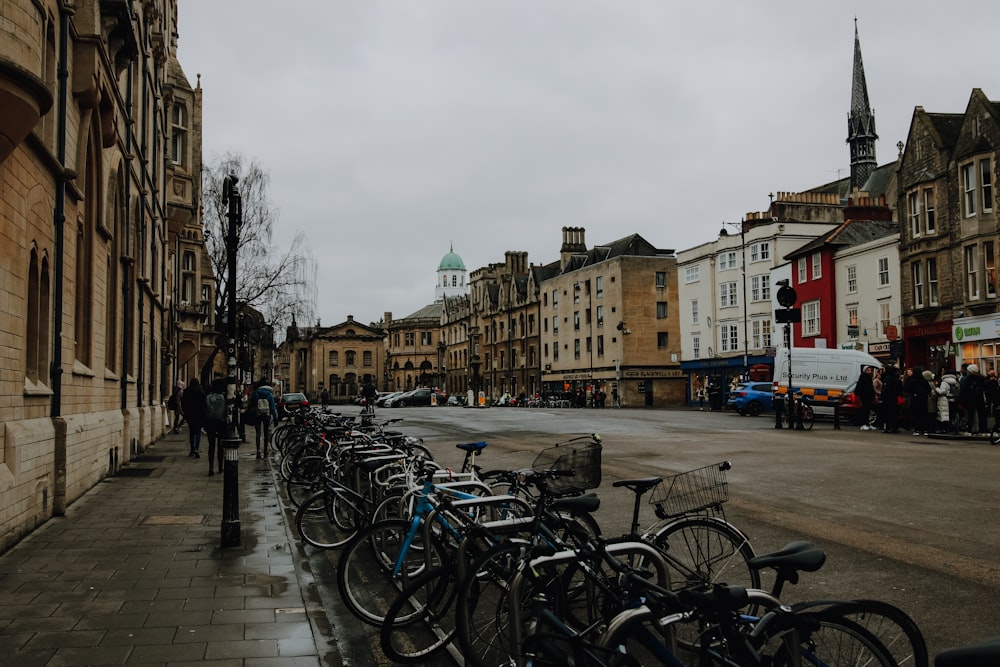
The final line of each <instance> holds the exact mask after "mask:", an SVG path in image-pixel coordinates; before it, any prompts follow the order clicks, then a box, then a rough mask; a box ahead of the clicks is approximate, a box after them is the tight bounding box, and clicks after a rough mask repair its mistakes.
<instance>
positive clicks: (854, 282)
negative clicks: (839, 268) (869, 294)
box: [847, 264, 858, 294]
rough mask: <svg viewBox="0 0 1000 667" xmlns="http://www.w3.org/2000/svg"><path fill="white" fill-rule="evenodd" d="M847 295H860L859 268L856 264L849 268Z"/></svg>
mask: <svg viewBox="0 0 1000 667" xmlns="http://www.w3.org/2000/svg"><path fill="white" fill-rule="evenodd" d="M847 293H848V294H857V293H858V267H857V266H855V265H854V264H852V265H850V266H849V267H847Z"/></svg>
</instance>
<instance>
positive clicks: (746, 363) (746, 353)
mask: <svg viewBox="0 0 1000 667" xmlns="http://www.w3.org/2000/svg"><path fill="white" fill-rule="evenodd" d="M727 225H728V226H730V227H736V226H737V225H739V228H740V265H741V269H742V272H743V373H744V378H745V379H746V380H748V381H749V379H750V324H749V315H748V313H747V236H746V222H723V223H722V229H721V230H719V236H729V232H728V231H727V230H726V226H727Z"/></svg>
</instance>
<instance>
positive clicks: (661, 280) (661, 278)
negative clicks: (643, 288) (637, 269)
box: [656, 271, 667, 289]
mask: <svg viewBox="0 0 1000 667" xmlns="http://www.w3.org/2000/svg"><path fill="white" fill-rule="evenodd" d="M666 286H667V272H666V271H657V272H656V288H657V289H663V288H664V287H666Z"/></svg>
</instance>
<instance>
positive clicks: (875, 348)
mask: <svg viewBox="0 0 1000 667" xmlns="http://www.w3.org/2000/svg"><path fill="white" fill-rule="evenodd" d="M891 353H892V343H890V342H885V343H868V354H870V355H872V356H877V355H880V354H882V355H885V354H891Z"/></svg>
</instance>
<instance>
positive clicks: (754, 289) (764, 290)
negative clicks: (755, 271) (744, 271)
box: [750, 274, 771, 301]
mask: <svg viewBox="0 0 1000 667" xmlns="http://www.w3.org/2000/svg"><path fill="white" fill-rule="evenodd" d="M750 300H751V301H770V300H771V276H769V275H767V274H763V275H759V276H750Z"/></svg>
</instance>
